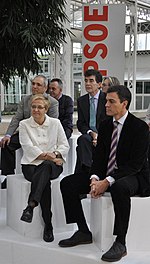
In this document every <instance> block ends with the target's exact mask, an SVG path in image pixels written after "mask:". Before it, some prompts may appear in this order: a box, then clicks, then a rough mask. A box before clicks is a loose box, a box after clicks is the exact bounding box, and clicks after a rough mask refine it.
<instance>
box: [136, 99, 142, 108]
mask: <svg viewBox="0 0 150 264" xmlns="http://www.w3.org/2000/svg"><path fill="white" fill-rule="evenodd" d="M140 109H142V96H136V110H140Z"/></svg>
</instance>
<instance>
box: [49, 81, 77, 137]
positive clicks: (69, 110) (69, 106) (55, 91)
mask: <svg viewBox="0 0 150 264" xmlns="http://www.w3.org/2000/svg"><path fill="white" fill-rule="evenodd" d="M62 91H63V83H62V81H61V80H60V79H59V78H54V79H52V80H51V81H50V82H49V84H48V90H47V92H48V93H50V95H51V96H52V97H54V98H55V99H56V100H58V102H59V117H58V118H59V120H60V122H61V124H62V126H63V128H64V131H65V133H66V137H67V139H69V138H70V137H71V134H72V132H73V100H72V98H71V97H70V96H68V95H65V94H63V93H62Z"/></svg>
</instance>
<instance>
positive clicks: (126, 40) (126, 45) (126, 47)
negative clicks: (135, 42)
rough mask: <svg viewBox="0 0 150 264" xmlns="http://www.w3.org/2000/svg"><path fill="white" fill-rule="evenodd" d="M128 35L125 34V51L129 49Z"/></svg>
mask: <svg viewBox="0 0 150 264" xmlns="http://www.w3.org/2000/svg"><path fill="white" fill-rule="evenodd" d="M129 43H130V36H129V35H125V51H129Z"/></svg>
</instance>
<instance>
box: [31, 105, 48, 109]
mask: <svg viewBox="0 0 150 264" xmlns="http://www.w3.org/2000/svg"><path fill="white" fill-rule="evenodd" d="M31 108H32V109H38V110H42V109H44V108H45V107H44V106H41V105H31Z"/></svg>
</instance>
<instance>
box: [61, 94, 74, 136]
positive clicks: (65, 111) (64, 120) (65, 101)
mask: <svg viewBox="0 0 150 264" xmlns="http://www.w3.org/2000/svg"><path fill="white" fill-rule="evenodd" d="M58 118H59V120H60V122H61V124H62V126H63V128H64V130H65V133H66V137H67V138H70V137H71V134H72V131H73V100H72V98H71V97H70V96H68V95H64V94H62V97H61V98H60V99H59V117H58Z"/></svg>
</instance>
